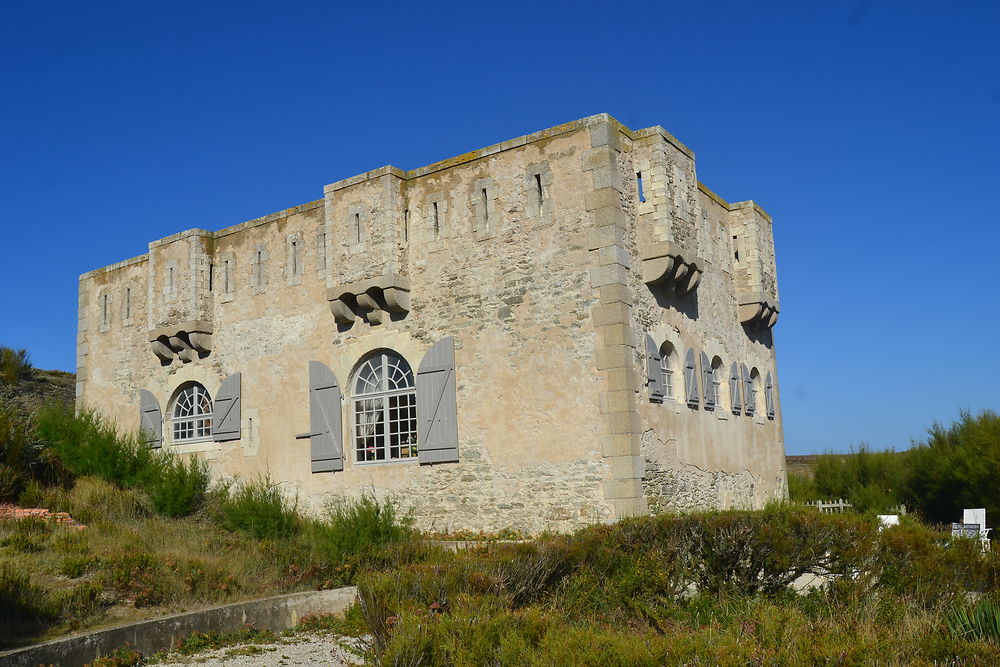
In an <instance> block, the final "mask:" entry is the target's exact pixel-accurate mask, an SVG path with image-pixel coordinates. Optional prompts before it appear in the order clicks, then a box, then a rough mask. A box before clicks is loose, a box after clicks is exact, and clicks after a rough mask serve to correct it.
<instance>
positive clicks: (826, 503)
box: [802, 498, 906, 514]
mask: <svg viewBox="0 0 1000 667" xmlns="http://www.w3.org/2000/svg"><path fill="white" fill-rule="evenodd" d="M802 504H803V505H806V506H807V507H815V508H816V509H818V510H819V511H820V512H822V513H823V514H839V513H841V512H846V511H847V510H849V509H851V508H853V507H854V505H852V504H851V503H849V502H847V501H846V500H844V499H843V498H838V499H837V500H811V501H808V502H804V503H802ZM889 511H890V513H893V514H906V505H900V506H899V507H894V508H892V509H891V510H889Z"/></svg>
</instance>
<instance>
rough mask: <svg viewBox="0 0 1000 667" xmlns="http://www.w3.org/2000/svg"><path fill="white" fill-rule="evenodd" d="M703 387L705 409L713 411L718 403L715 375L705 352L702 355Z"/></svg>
mask: <svg viewBox="0 0 1000 667" xmlns="http://www.w3.org/2000/svg"><path fill="white" fill-rule="evenodd" d="M701 385H702V392H703V393H704V395H705V409H706V410H712V409H714V408H715V404H716V403H717V402H718V399H717V397H716V395H715V375H714V374H713V373H712V362H711V361H710V360H709V358H708V355H707V354H705V353H704V352H702V353H701Z"/></svg>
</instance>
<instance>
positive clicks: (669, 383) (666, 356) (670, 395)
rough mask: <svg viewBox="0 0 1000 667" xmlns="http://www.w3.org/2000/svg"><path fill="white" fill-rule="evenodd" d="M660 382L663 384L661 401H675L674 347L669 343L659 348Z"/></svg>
mask: <svg viewBox="0 0 1000 667" xmlns="http://www.w3.org/2000/svg"><path fill="white" fill-rule="evenodd" d="M668 347H669V352H668V351H667V348H668ZM660 380H661V381H662V383H663V400H664V401H675V400H677V399H676V395H675V393H674V346H673V345H670V344H669V343H668V344H667V345H661V346H660Z"/></svg>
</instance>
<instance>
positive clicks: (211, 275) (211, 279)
mask: <svg viewBox="0 0 1000 667" xmlns="http://www.w3.org/2000/svg"><path fill="white" fill-rule="evenodd" d="M214 286H215V264H212V263H209V265H208V291H209V292H211V291H212V288H213V287H214Z"/></svg>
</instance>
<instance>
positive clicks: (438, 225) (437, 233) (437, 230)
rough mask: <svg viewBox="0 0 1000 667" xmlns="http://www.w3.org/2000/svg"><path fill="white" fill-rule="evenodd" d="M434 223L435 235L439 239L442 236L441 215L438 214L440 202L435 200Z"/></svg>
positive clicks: (432, 222) (435, 238)
mask: <svg viewBox="0 0 1000 667" xmlns="http://www.w3.org/2000/svg"><path fill="white" fill-rule="evenodd" d="M431 224H432V225H433V237H434V240H435V241H437V240H438V239H439V238H441V217H440V215H439V214H438V203H437V202H434V219H433V220H432V221H431Z"/></svg>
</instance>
